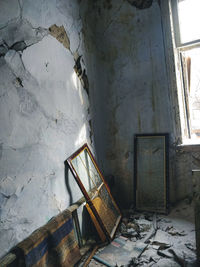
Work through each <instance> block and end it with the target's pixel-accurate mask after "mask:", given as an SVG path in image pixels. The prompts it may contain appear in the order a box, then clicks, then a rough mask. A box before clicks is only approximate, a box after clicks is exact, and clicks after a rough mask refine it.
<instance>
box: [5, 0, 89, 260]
mask: <svg viewBox="0 0 200 267" xmlns="http://www.w3.org/2000/svg"><path fill="white" fill-rule="evenodd" d="M82 5H84V3H83V4H82ZM80 8H81V7H80V5H79V1H78V0H77V1H76V0H74V1H64V0H58V1H56V0H51V1H49V0H45V1H42V2H41V1H32V0H30V1H27V0H26V1H17V0H12V1H7V0H3V1H0V55H1V56H0V144H1V145H0V170H1V171H0V220H1V221H0V256H2V255H3V254H5V253H6V251H8V250H9V249H10V248H11V247H12V246H14V245H15V244H16V243H18V242H19V241H21V240H23V239H24V238H25V237H27V236H28V235H29V234H30V233H31V232H32V231H33V230H35V229H37V228H38V227H40V226H41V225H43V224H45V223H46V222H47V221H48V220H49V219H50V218H51V217H52V216H54V215H56V214H58V213H59V212H60V211H62V210H63V209H65V208H66V207H68V206H69V205H70V202H71V201H76V200H78V199H79V198H80V197H81V196H82V194H81V193H80V190H79V189H78V187H77V185H76V183H75V182H74V178H73V177H72V176H71V175H70V174H69V177H68V179H69V187H70V189H71V193H70V192H69V191H68V189H67V187H66V181H65V179H66V178H67V177H65V166H64V161H65V160H66V159H67V158H68V157H69V156H70V155H71V154H72V153H73V152H74V151H75V150H76V149H78V148H79V147H80V146H81V145H83V144H84V143H85V142H87V143H89V145H91V140H90V127H89V123H88V121H89V100H88V95H87V93H86V91H85V90H84V89H83V88H82V86H81V84H80V82H79V79H78V78H77V75H76V74H75V72H74V70H73V67H74V65H75V58H76V57H77V55H83V58H84V49H83V45H82V34H81V29H82V20H81V17H80V14H79V11H80ZM53 24H56V25H57V26H61V25H63V26H64V27H65V30H66V33H67V35H68V37H69V39H70V50H67V49H66V48H65V47H64V46H63V45H62V44H61V43H60V42H59V41H58V40H57V39H56V38H54V37H52V36H51V35H50V34H49V32H48V28H49V27H50V26H51V25H53ZM16 47H18V48H16ZM18 50H19V51H18ZM70 194H71V195H70Z"/></svg>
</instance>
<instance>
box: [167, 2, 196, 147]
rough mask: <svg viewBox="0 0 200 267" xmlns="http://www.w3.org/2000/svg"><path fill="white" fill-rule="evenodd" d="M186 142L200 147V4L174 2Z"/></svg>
mask: <svg viewBox="0 0 200 267" xmlns="http://www.w3.org/2000/svg"><path fill="white" fill-rule="evenodd" d="M171 8H172V14H173V30H174V38H175V46H176V52H177V55H178V62H177V63H178V64H177V66H178V70H179V71H178V75H179V77H178V78H180V81H181V83H180V86H178V87H180V88H178V90H179V92H178V96H179V104H180V105H179V106H180V113H181V114H180V115H181V124H182V135H183V142H185V143H186V142H188V143H200V0H171Z"/></svg>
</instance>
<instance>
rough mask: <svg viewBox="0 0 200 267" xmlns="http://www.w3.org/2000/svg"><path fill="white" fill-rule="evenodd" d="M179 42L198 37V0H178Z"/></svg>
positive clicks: (199, 22) (199, 5) (199, 20)
mask: <svg viewBox="0 0 200 267" xmlns="http://www.w3.org/2000/svg"><path fill="white" fill-rule="evenodd" d="M178 12H179V24H180V35H181V36H180V37H181V43H186V42H190V41H194V40H197V39H200V0H182V1H180V0H179V2H178Z"/></svg>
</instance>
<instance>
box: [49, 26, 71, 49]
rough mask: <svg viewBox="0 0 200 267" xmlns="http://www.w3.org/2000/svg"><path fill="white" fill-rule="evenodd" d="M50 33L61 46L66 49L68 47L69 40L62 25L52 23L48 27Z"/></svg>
mask: <svg viewBox="0 0 200 267" xmlns="http://www.w3.org/2000/svg"><path fill="white" fill-rule="evenodd" d="M49 32H50V34H51V35H52V36H53V37H55V38H56V39H57V40H58V41H59V42H60V43H61V44H63V46H64V47H65V48H67V49H70V40H69V37H68V36H67V33H66V31H65V28H64V26H60V27H59V26H57V25H56V24H54V25H52V26H51V27H50V28H49Z"/></svg>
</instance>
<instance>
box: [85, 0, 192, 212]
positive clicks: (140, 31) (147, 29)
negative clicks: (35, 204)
mask: <svg viewBox="0 0 200 267" xmlns="http://www.w3.org/2000/svg"><path fill="white" fill-rule="evenodd" d="M90 2H93V3H91V8H93V12H91V10H90V16H89V15H88V16H87V18H88V20H89V21H90V24H93V25H95V35H94V34H93V36H90V38H91V41H92V42H93V43H95V49H96V72H97V74H96V77H95V79H96V83H95V84H94V88H93V91H94V92H95V93H96V94H95V93H93V94H92V95H91V97H92V101H91V103H92V105H93V104H94V103H97V102H98V103H99V104H98V105H95V107H92V108H93V109H95V112H94V113H93V116H94V117H95V119H94V120H93V127H94V135H95V136H97V138H94V140H95V144H96V151H97V154H98V160H99V163H100V165H101V167H102V170H103V171H104V175H105V176H107V175H109V174H112V175H114V177H115V188H114V190H113V193H114V194H115V196H117V197H116V200H117V201H119V202H120V204H121V206H124V207H126V208H127V207H128V206H127V205H130V203H131V202H132V200H133V170H134V167H133V160H134V159H133V153H134V147H133V138H134V135H135V134H140V133H141V134H142V133H143V134H144V133H169V134H170V149H171V154H170V159H171V163H174V160H175V158H174V157H175V156H174V155H175V148H174V142H175V138H176V136H175V132H176V131H175V129H174V127H178V125H176V123H175V121H174V114H173V112H174V107H173V104H174V103H175V102H176V101H175V102H173V103H172V101H171V91H170V83H169V80H168V74H167V67H166V51H165V50H166V49H165V44H164V34H163V28H162V26H163V25H162V24H163V21H162V15H163V14H162V11H161V10H162V9H161V7H160V1H157V0H154V1H146V3H147V2H148V5H147V6H146V8H143V9H142V8H137V7H135V6H134V2H136V1H122V0H115V1H111V0H107V1H106V0H105V1H90ZM140 2H142V1H140ZM143 2H144V1H143ZM131 3H132V4H131ZM143 7H145V6H143ZM165 19H166V18H165ZM168 19H169V17H168ZM172 89H173V90H175V89H176V88H172ZM173 167H174V165H173V164H170V178H171V179H170V198H171V202H175V201H176V200H178V199H180V198H182V197H184V196H186V195H187V193H188V192H186V191H187V190H186V191H184V192H183V191H180V190H179V189H180V188H179V184H178V182H179V180H177V179H178V177H176V176H175V175H174V168H173ZM179 174H180V175H181V173H179ZM184 179H188V177H186V176H185V177H184ZM184 179H182V180H181V179H180V182H184ZM187 185H188V183H186V184H184V186H185V188H186V187H187Z"/></svg>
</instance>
